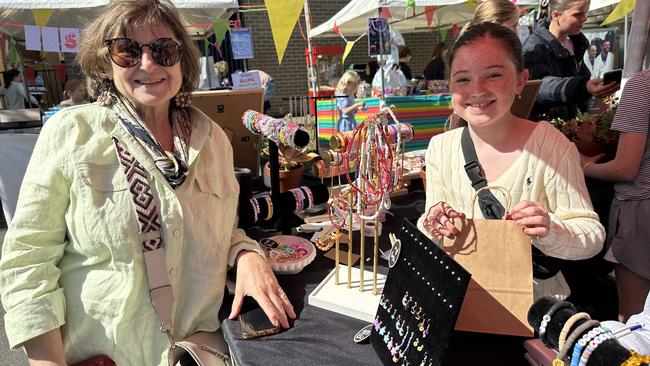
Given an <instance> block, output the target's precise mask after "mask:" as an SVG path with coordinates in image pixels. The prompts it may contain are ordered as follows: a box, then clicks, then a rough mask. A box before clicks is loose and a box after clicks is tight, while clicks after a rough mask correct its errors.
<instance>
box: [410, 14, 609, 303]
mask: <svg viewBox="0 0 650 366" xmlns="http://www.w3.org/2000/svg"><path fill="white" fill-rule="evenodd" d="M449 63H450V68H451V70H450V81H449V86H450V89H451V100H452V104H453V107H454V113H456V114H458V115H459V116H460V117H461V118H462V119H463V121H465V122H466V125H467V126H466V127H463V128H457V129H454V130H451V131H448V132H445V133H443V134H440V135H437V136H435V137H433V138H432V139H431V142H430V143H429V148H428V150H427V155H426V166H427V180H426V181H427V186H426V209H425V214H424V215H422V217H421V218H420V220H419V221H418V227H419V228H420V230H421V231H422V232H423V233H425V234H427V235H428V236H430V237H431V238H434V237H435V238H437V239H439V240H440V239H442V238H443V237H450V238H453V237H454V236H455V235H456V234H458V229H456V228H455V227H454V225H453V220H454V218H458V217H464V216H465V214H468V213H470V212H472V207H473V206H474V205H475V203H474V202H473V200H472V196H473V194H474V192H475V189H474V187H480V186H481V185H483V184H487V185H496V186H500V187H503V188H505V189H506V190H507V191H508V192H509V193H510V196H511V197H512V202H513V206H512V208H510V211H509V212H508V215H509V217H510V218H511V219H512V220H514V221H516V222H517V223H518V224H520V225H521V228H522V230H523V232H524V233H525V234H527V235H529V236H530V239H531V243H532V245H533V246H534V248H537V249H538V250H539V251H541V253H543V255H545V256H544V258H545V257H546V256H548V257H553V258H560V259H568V260H577V259H584V258H590V257H593V256H594V255H595V254H597V253H598V252H599V251H600V249H601V248H602V244H603V241H604V238H605V230H604V228H603V226H602V225H601V224H600V223H599V222H598V215H596V213H595V212H594V211H593V209H592V207H591V202H590V201H589V196H588V194H587V189H586V187H585V181H584V177H583V176H582V174H580V161H579V155H578V151H577V150H576V148H575V145H573V144H572V143H571V142H570V141H569V140H567V139H566V137H564V135H563V134H562V133H560V132H559V131H558V130H557V129H555V128H554V127H553V126H552V125H551V124H549V123H548V122H540V123H533V122H531V121H529V120H525V119H522V118H518V117H515V116H514V115H512V113H511V112H510V107H511V106H512V103H513V102H514V99H515V98H516V95H517V94H518V93H521V90H522V89H523V87H524V85H525V83H526V80H527V77H528V71H527V70H526V69H524V68H523V59H522V56H521V44H520V43H519V40H518V38H517V35H516V34H515V33H514V32H512V30H510V29H508V28H506V27H504V26H502V25H498V24H496V23H492V22H485V23H480V24H478V25H474V26H472V27H469V28H468V30H467V31H465V32H464V33H462V34H461V35H460V37H459V38H458V39H457V40H456V43H454V45H453V47H452V48H451V50H450V56H449ZM462 145H465V146H466V147H469V146H471V147H472V149H470V148H468V149H467V150H473V151H474V152H475V154H474V155H475V156H474V158H473V159H475V160H470V159H468V158H469V157H470V156H471V155H469V154H468V156H467V157H465V148H464V147H462ZM466 159H467V161H466ZM466 163H475V164H467V165H466ZM472 165H474V166H477V168H474V169H472V168H468V166H472ZM465 169H468V170H467V171H466V170H465ZM470 174H471V175H472V179H470ZM494 196H495V197H494V198H493V199H495V200H496V199H498V196H499V194H495V195H494ZM481 201H482V202H481V203H482V205H481V210H476V213H475V215H476V217H475V218H479V219H482V218H493V219H494V218H500V217H502V216H503V214H504V212H503V211H505V209H504V207H503V204H501V203H498V204H497V203H491V202H490V200H489V199H486V200H485V201H483V197H482V198H481ZM483 206H485V207H489V208H491V209H486V210H485V211H484V210H483ZM537 258H542V256H541V255H540V256H538V257H537ZM535 275H536V276H537V280H536V282H535V283H536V285H535V286H534V292H535V297H536V298H538V297H541V296H543V295H556V296H567V295H568V290H567V288H566V284H565V283H564V278H563V277H560V275H559V274H557V275H556V274H555V273H541V271H539V272H537V273H536V274H535Z"/></svg>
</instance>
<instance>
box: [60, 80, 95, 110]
mask: <svg viewBox="0 0 650 366" xmlns="http://www.w3.org/2000/svg"><path fill="white" fill-rule="evenodd" d="M63 96H64V97H68V99H66V100H64V101H62V102H61V103H60V104H59V107H71V106H75V105H81V104H86V103H89V102H88V100H86V93H85V92H84V84H83V82H82V81H81V80H77V79H70V80H68V81H67V82H66V83H65V87H64V90H63Z"/></svg>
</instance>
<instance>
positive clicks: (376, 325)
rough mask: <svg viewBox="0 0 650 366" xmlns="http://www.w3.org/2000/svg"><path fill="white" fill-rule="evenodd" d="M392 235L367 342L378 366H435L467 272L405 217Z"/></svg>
mask: <svg viewBox="0 0 650 366" xmlns="http://www.w3.org/2000/svg"><path fill="white" fill-rule="evenodd" d="M398 238H399V243H400V244H399V247H400V248H401V250H396V249H395V248H396V247H397V245H394V246H393V250H391V259H390V260H391V263H394V265H393V266H392V268H391V269H390V271H389V272H388V277H387V279H386V283H385V284H384V291H383V294H382V295H381V298H380V300H379V306H378V308H377V314H376V316H375V317H374V319H373V329H372V333H371V335H370V343H371V344H372V346H373V348H374V349H375V351H376V352H377V354H378V355H379V358H380V359H381V360H382V362H383V364H384V365H411V366H430V365H434V366H435V365H440V360H441V358H442V356H443V353H444V351H445V349H446V347H447V345H448V343H449V338H450V336H451V333H452V331H453V329H454V325H455V324H456V320H457V319H458V314H459V313H460V308H461V305H462V304H463V299H464V297H465V292H466V291H467V286H468V285H469V281H470V277H471V275H470V273H469V272H467V271H466V270H465V269H464V268H463V267H462V266H461V265H460V264H458V263H457V262H455V261H454V260H453V259H452V258H451V257H450V256H448V255H447V254H446V253H445V252H444V251H443V250H442V249H441V248H439V247H438V246H437V245H436V244H434V243H433V241H431V240H430V239H429V238H428V237H427V236H426V235H424V234H423V233H422V232H421V231H420V230H419V229H418V228H417V227H416V226H415V225H413V224H412V223H411V222H410V221H408V220H407V219H404V220H403V222H402V227H401V229H400V233H399V236H398Z"/></svg>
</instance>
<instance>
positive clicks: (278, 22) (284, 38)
mask: <svg viewBox="0 0 650 366" xmlns="http://www.w3.org/2000/svg"><path fill="white" fill-rule="evenodd" d="M264 5H266V11H267V12H268V14H269V22H270V23H271V32H272V33H273V42H274V43H275V52H276V53H277V55H278V63H280V64H281V63H282V58H283V57H284V51H285V50H286V49H287V44H289V38H291V33H293V29H294V28H295V27H296V22H298V18H299V17H300V13H301V12H302V7H303V5H304V2H303V0H264Z"/></svg>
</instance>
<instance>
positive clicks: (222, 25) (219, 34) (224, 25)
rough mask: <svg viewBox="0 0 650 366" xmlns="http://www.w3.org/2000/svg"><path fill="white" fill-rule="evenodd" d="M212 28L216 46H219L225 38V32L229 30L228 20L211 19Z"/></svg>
mask: <svg viewBox="0 0 650 366" xmlns="http://www.w3.org/2000/svg"><path fill="white" fill-rule="evenodd" d="M212 29H213V30H214V36H215V38H216V41H217V43H216V47H215V48H219V47H221V43H223V40H224V39H226V33H228V30H230V21H229V20H228V19H217V18H214V19H212Z"/></svg>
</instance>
